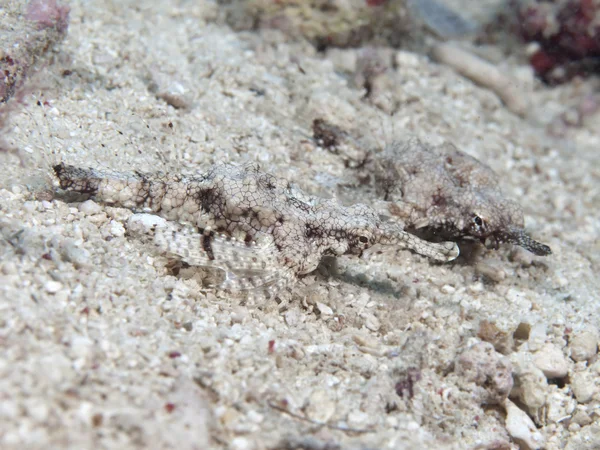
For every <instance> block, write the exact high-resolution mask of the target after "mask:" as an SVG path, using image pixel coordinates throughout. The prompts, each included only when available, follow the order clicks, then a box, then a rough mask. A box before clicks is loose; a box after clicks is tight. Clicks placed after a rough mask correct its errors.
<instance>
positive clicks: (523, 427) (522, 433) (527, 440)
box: [504, 399, 545, 450]
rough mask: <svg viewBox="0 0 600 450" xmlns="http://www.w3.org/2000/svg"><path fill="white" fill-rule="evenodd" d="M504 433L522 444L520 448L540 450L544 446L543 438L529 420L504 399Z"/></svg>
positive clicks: (523, 413) (522, 412) (523, 412)
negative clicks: (506, 432)
mask: <svg viewBox="0 0 600 450" xmlns="http://www.w3.org/2000/svg"><path fill="white" fill-rule="evenodd" d="M504 407H505V408H506V431H508V434H510V436H511V437H512V438H513V439H515V440H518V441H520V442H521V443H523V446H521V448H525V449H529V450H534V449H538V448H542V447H543V446H544V444H545V442H544V437H543V436H542V434H541V433H540V432H539V431H538V430H537V428H536V426H535V424H534V423H533V421H532V420H531V418H530V417H529V416H528V415H527V414H526V413H525V411H523V410H522V409H520V408H519V407H517V406H516V405H515V404H514V403H513V402H511V401H510V400H508V399H506V400H505V402H504Z"/></svg>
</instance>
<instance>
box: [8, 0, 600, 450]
mask: <svg viewBox="0 0 600 450" xmlns="http://www.w3.org/2000/svg"><path fill="white" fill-rule="evenodd" d="M167 3H168V2H162V3H161V2H156V4H151V3H150V2H141V3H140V2H123V1H120V2H111V3H106V2H81V3H78V2H74V3H73V4H72V11H71V23H70V27H69V34H68V37H67V39H66V41H65V42H64V45H63V46H62V47H61V48H60V49H59V50H60V53H59V55H58V57H57V61H56V63H55V64H53V65H48V66H47V67H45V68H44V69H42V72H41V73H40V75H39V77H38V83H39V86H42V87H43V88H42V89H36V90H35V91H34V93H33V95H31V96H29V97H28V103H27V105H26V106H25V107H23V108H22V109H21V110H20V111H18V112H17V113H15V114H13V115H12V117H11V123H10V127H9V129H8V131H9V133H8V135H7V136H6V139H7V141H9V143H10V144H12V145H13V146H15V147H16V148H18V149H19V153H18V154H20V155H22V161H20V159H19V157H18V154H0V158H1V161H0V164H1V165H2V169H1V171H0V258H1V262H0V347H1V352H0V447H2V448H7V449H8V448H78V449H79V448H120V449H126V448H175V447H176V448H180V449H182V448H196V449H204V448H231V449H239V450H242V449H267V448H268V449H275V448H282V449H286V448H310V449H334V448H343V449H346V448H348V449H359V448H361V449H365V448H373V449H374V448H382V449H383V448H399V449H474V448H481V449H484V448H496V449H505V448H506V449H508V448H519V447H518V446H517V445H518V444H520V445H521V446H522V448H527V447H526V446H525V445H526V444H524V443H523V441H519V442H517V443H515V441H513V440H511V437H510V436H509V433H508V431H507V429H506V427H505V418H506V417H505V409H504V407H503V406H501V405H485V404H482V399H481V396H480V395H479V394H477V392H479V391H478V390H477V388H483V391H485V390H486V389H490V388H489V386H479V387H478V386H476V383H475V382H473V381H470V380H469V379H465V378H463V377H461V376H459V375H457V373H456V372H455V371H454V369H455V361H457V358H458V356H459V355H460V354H462V353H463V352H464V351H465V350H466V349H467V348H468V347H469V346H471V345H473V344H475V343H477V342H479V341H480V339H479V338H478V337H477V333H478V330H479V327H480V322H481V321H482V320H487V321H490V322H494V323H495V325H496V327H497V328H498V329H499V330H500V332H499V334H500V337H499V338H498V340H502V339H504V340H505V341H509V344H507V345H508V348H509V350H508V351H507V352H508V353H511V352H512V354H511V355H509V357H510V358H511V359H513V364H514V365H515V366H516V365H517V363H516V362H515V361H516V360H518V359H519V358H521V359H523V358H524V359H527V358H535V356H536V355H538V356H539V355H542V356H541V357H542V358H543V357H545V356H544V355H545V353H544V352H546V350H544V348H545V347H544V344H550V347H551V348H552V349H558V353H559V354H560V355H562V360H561V361H558V362H551V366H552V368H554V367H555V366H557V365H559V364H563V365H566V368H567V369H566V370H567V371H568V376H566V377H562V378H561V379H560V380H559V381H556V380H555V379H552V378H551V377H550V379H549V380H546V378H545V377H542V379H541V380H537V381H535V382H532V383H529V384H527V383H525V381H526V380H525V378H526V377H524V376H520V378H519V375H518V370H517V369H515V372H514V376H515V378H516V379H517V381H519V383H521V384H524V385H525V387H523V388H522V390H525V391H527V392H528V393H529V392H530V391H531V393H532V392H533V391H534V390H536V389H537V391H536V392H538V393H539V395H540V398H541V403H542V404H541V406H535V405H536V404H535V402H534V401H531V402H530V404H527V402H526V401H523V398H522V397H519V398H517V397H518V396H519V393H518V392H517V391H516V390H515V391H514V392H513V395H512V396H511V398H513V400H514V401H515V402H516V403H517V404H518V405H519V406H520V408H521V409H523V410H524V411H526V412H527V413H529V415H530V416H531V417H532V418H533V420H534V422H536V424H537V426H538V427H539V432H540V434H541V435H542V436H543V439H545V441H546V448H547V449H559V448H560V449H562V448H567V449H592V448H600V442H599V439H600V438H599V437H598V436H600V424H599V423H598V422H599V417H600V413H599V408H600V387H599V386H598V381H595V380H598V378H599V376H600V362H598V355H597V354H596V355H595V356H592V357H591V360H590V361H589V362H586V361H580V362H575V361H573V360H572V359H571V358H570V356H569V355H570V354H571V352H572V351H573V348H572V345H573V344H572V342H573V336H575V335H577V334H578V333H581V332H582V331H583V330H586V329H589V330H591V333H592V334H591V335H592V336H593V333H597V332H598V328H599V317H600V293H599V292H600V282H599V281H598V277H597V273H598V270H599V268H600V256H599V255H600V245H599V240H598V236H599V231H600V217H599V216H600V214H599V212H598V211H599V210H600V153H599V152H598V148H600V135H599V133H598V130H600V114H595V115H593V116H590V117H588V118H586V120H585V121H584V124H583V125H582V126H580V127H565V129H564V130H563V129H558V127H556V126H552V127H551V128H552V131H554V132H561V133H563V137H561V138H557V137H553V136H552V135H551V134H549V133H548V129H549V126H548V124H549V123H550V122H551V121H552V119H553V118H555V117H557V116H558V115H559V114H561V113H563V112H564V111H568V110H571V109H572V108H574V107H575V106H576V105H577V104H578V103H579V102H581V99H582V98H583V97H585V95H586V93H587V92H591V91H592V89H593V82H592V81H587V82H583V83H579V84H571V85H567V86H563V87H560V88H555V89H549V88H547V87H544V86H541V85H539V84H537V83H534V82H533V81H532V79H531V75H530V70H529V69H528V68H527V67H526V66H524V65H523V66H518V65H517V63H515V62H510V63H507V64H506V67H505V69H504V70H506V71H508V72H510V73H513V74H516V75H517V76H520V77H522V78H524V79H525V83H524V84H525V85H527V83H530V87H531V89H532V90H534V93H533V95H532V102H533V103H532V105H531V108H532V111H533V114H532V117H531V118H529V119H527V120H524V119H521V118H518V117H516V116H515V115H513V114H511V113H510V112H509V111H507V110H506V109H505V107H504V106H503V105H502V103H501V102H500V101H499V100H498V98H497V97H495V95H494V94H493V93H490V92H488V91H486V90H484V89H482V88H479V87H477V86H475V85H473V83H471V82H470V81H468V80H466V79H464V78H462V77H460V76H459V75H456V74H455V73H454V72H453V71H452V70H451V69H449V68H447V67H444V66H440V65H437V64H435V63H432V62H430V61H429V60H428V59H427V58H426V57H424V56H419V55H416V54H412V53H407V52H396V54H395V56H394V57H395V58H396V61H397V63H398V68H397V70H394V71H391V72H389V73H387V74H386V75H385V76H384V78H382V79H381V80H380V82H381V86H385V87H386V88H385V90H383V91H382V90H379V91H376V92H374V103H376V104H380V105H385V104H393V105H396V106H397V107H398V112H397V113H396V115H395V117H394V118H393V119H390V118H389V117H387V119H386V116H385V114H384V113H382V112H381V111H378V110H377V109H376V108H375V107H374V106H373V105H371V104H369V103H368V102H365V101H364V100H362V97H363V94H364V93H363V92H361V91H360V90H357V89H356V88H354V87H353V86H352V85H351V84H349V83H348V82H347V81H346V79H345V78H344V77H343V76H342V75H340V71H339V70H337V69H339V61H338V60H339V58H338V59H337V60H336V59H335V58H333V59H327V58H326V57H324V56H323V55H319V54H316V52H315V51H314V50H313V49H312V48H311V47H310V46H309V45H307V44H300V43H294V42H291V41H289V39H287V38H285V37H284V36H283V35H282V34H280V33H279V32H276V31H268V32H262V33H260V34H250V33H248V34H236V33H234V32H232V31H231V30H229V29H228V28H227V27H226V26H221V25H217V24H215V23H212V21H213V19H214V18H215V17H216V15H217V9H216V6H215V5H212V4H210V3H207V2H201V1H198V2H185V3H182V4H181V5H180V6H167ZM140 5H141V6H140ZM340 55H341V56H343V57H346V58H349V59H350V61H352V58H355V56H356V51H355V50H347V51H342V52H338V57H339V56H340ZM335 61H338V62H335ZM300 67H301V68H302V70H300ZM66 69H68V70H70V71H71V72H72V73H71V74H70V75H62V73H63V71H64V70H66ZM164 99H167V100H168V101H169V103H171V104H175V105H177V106H184V107H183V108H181V109H175V108H173V107H172V106H169V105H168V104H167V102H166V101H165V100H164ZM38 100H39V101H40V102H41V106H38V105H37V104H36V102H37V101H38ZM315 117H323V118H325V119H327V120H330V121H332V122H335V123H336V124H338V125H340V126H342V127H344V128H346V129H348V130H349V131H352V132H353V133H354V134H359V135H362V137H364V139H365V140H367V141H369V140H370V141H371V142H374V141H379V142H385V141H389V140H390V139H391V138H392V133H391V131H390V130H391V129H392V128H393V129H394V132H395V134H396V135H404V134H405V133H414V134H417V135H418V136H420V137H421V138H423V139H427V140H430V141H431V142H435V143H437V142H440V141H441V140H443V139H448V140H451V141H452V142H454V143H455V144H456V145H457V146H459V148H461V149H462V150H464V151H466V152H468V153H469V154H471V155H474V156H476V157H477V158H479V159H480V160H482V161H484V162H486V163H487V164H489V165H490V166H491V167H492V168H493V169H494V170H495V171H496V172H497V173H498V174H499V175H500V176H501V178H502V185H503V188H504V190H505V192H506V193H507V194H508V195H510V196H511V197H512V198H515V199H517V200H518V201H519V202H520V203H521V204H522V205H523V208H524V210H525V212H526V223H527V228H528V230H529V231H530V233H531V234H532V236H533V237H534V238H535V239H537V240H539V241H541V242H544V243H547V244H549V245H550V246H551V247H552V249H553V251H554V254H553V255H552V256H549V257H545V258H541V257H534V256H530V255H529V254H527V253H526V252H524V251H522V250H520V249H512V248H510V247H502V248H501V249H500V250H499V251H496V252H494V251H487V250H484V249H479V250H478V251H476V252H475V254H474V255H471V257H469V258H461V259H459V260H457V261H456V262H455V263H450V264H445V265H436V264H432V263H430V262H429V261H428V260H426V259H425V258H422V257H420V256H417V255H415V254H412V253H410V252H407V251H394V250H391V251H390V250H388V251H386V252H384V253H382V254H379V255H377V254H375V255H372V256H371V257H370V258H363V259H356V258H351V257H344V258H339V260H338V265H337V269H335V270H334V269H331V270H330V271H329V273H328V271H327V270H326V268H324V269H323V270H320V271H318V272H317V273H314V274H311V275H308V276H306V277H305V278H304V279H303V282H302V283H300V285H299V286H297V288H296V289H295V294H294V296H293V297H292V298H291V299H289V301H288V302H286V303H282V304H279V305H278V304H277V303H275V302H272V303H269V304H264V305H244V306H240V305H239V304H237V302H235V301H233V300H230V299H226V298H216V297H215V296H214V295H212V294H211V293H208V294H207V293H204V292H202V291H201V290H200V289H199V286H198V284H197V282H196V280H195V279H194V278H193V277H186V276H180V277H174V276H170V275H168V274H167V271H166V269H165V263H166V259H165V258H163V257H161V256H160V255H158V254H156V252H155V251H154V250H153V248H152V247H151V246H150V245H148V244H146V243H145V242H144V240H143V239H138V238H136V237H133V236H128V235H127V229H126V227H127V219H128V217H129V216H130V215H131V212H129V211H127V210H123V209H117V208H111V207H104V206H101V207H99V208H95V207H94V206H93V205H92V206H91V207H90V204H88V206H87V207H83V208H78V204H77V203H71V204H67V203H65V202H64V201H63V200H60V199H55V200H52V196H51V195H50V193H51V192H53V190H54V187H53V185H52V183H53V180H52V177H51V171H50V165H51V164H52V163H54V162H56V161H58V160H64V161H65V162H68V163H73V164H81V165H85V166H108V167H113V168H123V169H125V170H127V169H134V168H135V169H139V170H156V169H160V170H178V171H187V172H191V171H194V170H199V169H202V168H204V167H207V166H209V165H210V164H213V163H215V162H217V161H223V160H228V161H232V162H240V163H241V162H245V161H250V160H253V161H259V162H261V164H262V165H263V168H264V169H265V170H268V171H271V172H274V173H277V174H278V175H281V176H284V177H286V178H288V179H290V180H292V181H294V182H296V183H298V184H299V185H300V186H302V187H303V188H304V189H306V190H307V191H309V192H312V193H318V194H322V195H333V194H335V185H336V184H337V183H340V182H348V181H349V180H351V179H352V173H351V171H349V170H348V169H345V168H344V164H343V158H342V157H340V156H337V155H333V154H330V153H328V152H327V151H325V150H323V149H320V148H318V147H316V146H315V145H314V144H313V143H312V142H310V141H308V140H307V137H308V136H310V133H311V132H310V123H311V121H312V119H313V118H315ZM382 123H383V124H384V125H383V126H382ZM392 123H393V125H392ZM357 189H359V188H357ZM357 196H360V194H358V193H357ZM370 200H375V199H374V198H371V199H370ZM486 274H487V275H486ZM184 275H185V274H184ZM188 275H189V274H188ZM494 280H496V281H494ZM519 324H522V325H521V327H520V328H519V331H518V332H517V334H516V338H521V340H519V339H517V340H516V342H515V343H514V345H513V344H511V342H512V340H514V338H513V333H514V331H515V330H516V329H517V326H518V325H519ZM525 324H528V325H525ZM528 326H530V327H531V331H530V332H529V336H527V333H525V334H523V333H524V331H523V330H525V331H526V330H528V329H529V327H528ZM523 337H524V338H525V340H523V339H522V338H523ZM527 337H529V339H528V340H527ZM271 341H273V342H272V343H271V344H270V342H271ZM586 342H587V341H586ZM501 346H502V345H500V344H498V345H497V346H496V348H497V349H498V348H500V347H501ZM270 349H271V351H270ZM498 357H500V355H498ZM559 359H560V358H559ZM517 362H518V361H517ZM409 368H416V369H417V370H416V371H409V370H408V369H409ZM559 369H560V368H559ZM536 370H537V369H536ZM414 373H418V374H419V375H418V377H417V378H419V380H418V381H417V379H416V378H415V383H414V386H413V396H412V398H407V397H408V396H405V398H401V397H400V396H399V395H398V394H397V393H396V391H395V385H396V383H398V382H401V381H405V380H407V379H408V378H410V377H411V375H410V374H414ZM540 373H541V372H540ZM413 378H414V377H413ZM578 380H583V381H581V382H580V381H578ZM586 380H587V381H586ZM590 380H591V381H590ZM548 381H549V382H548ZM405 385H406V384H405ZM574 389H580V391H577V392H579V394H578V395H577V397H574V394H573V390H574ZM581 389H588V390H591V394H590V395H589V396H586V395H587V394H586V395H584V394H585V393H581ZM532 395H533V394H532ZM284 411H289V412H290V413H292V414H286V413H285V412H284ZM323 423H326V424H327V426H324V425H322V424H323ZM319 424H321V425H319ZM345 428H352V429H353V430H354V431H343V429H345ZM513 434H514V433H513ZM294 443H295V444H294ZM294 445H296V447H294ZM478 445H480V447H478ZM493 445H496V447H494V446H493Z"/></svg>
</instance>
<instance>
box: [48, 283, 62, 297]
mask: <svg viewBox="0 0 600 450" xmlns="http://www.w3.org/2000/svg"><path fill="white" fill-rule="evenodd" d="M44 289H46V292H48V293H49V294H56V293H57V292H58V291H60V290H61V289H62V283H59V282H58V281H54V280H50V281H47V282H46V284H45V285H44Z"/></svg>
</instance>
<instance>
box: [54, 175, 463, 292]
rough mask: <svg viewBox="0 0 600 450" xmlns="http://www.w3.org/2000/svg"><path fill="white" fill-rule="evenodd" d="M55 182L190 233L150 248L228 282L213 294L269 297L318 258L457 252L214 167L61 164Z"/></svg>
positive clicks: (369, 212)
mask: <svg viewBox="0 0 600 450" xmlns="http://www.w3.org/2000/svg"><path fill="white" fill-rule="evenodd" d="M54 172H55V174H56V176H57V177H58V179H59V181H60V187H61V188H62V189H65V190H67V191H74V192H79V193H82V194H89V195H90V196H92V198H94V199H95V200H96V201H99V202H101V203H105V204H109V205H113V206H121V207H125V208H129V209H131V210H133V211H137V212H149V213H154V214H157V215H159V216H161V217H163V218H165V219H167V220H171V221H176V222H179V223H184V224H189V225H191V226H192V227H194V230H193V231H190V230H189V228H188V229H187V230H183V231H173V232H170V233H167V234H165V233H161V234H159V235H158V236H157V238H156V242H157V244H158V245H159V246H160V247H161V248H162V249H164V250H165V251H166V252H167V253H170V254H171V255H175V256H176V257H178V258H180V259H181V260H183V261H185V262H186V263H188V264H190V265H195V266H207V267H215V268H219V269H222V270H223V271H225V272H226V273H227V277H226V280H225V281H224V283H223V284H222V285H220V286H217V287H218V288H220V289H224V290H227V291H231V292H233V291H235V292H241V291H251V292H258V291H260V292H262V293H263V294H265V295H268V296H271V295H272V294H274V293H275V292H276V291H277V290H279V289H281V288H282V287H284V286H288V285H291V284H292V283H293V282H294V281H295V280H296V279H297V277H298V276H299V275H302V274H306V273H309V272H311V271H313V270H315V269H316V268H317V265H318V264H319V262H320V260H321V258H322V257H323V256H325V255H343V254H348V253H350V254H358V253H360V252H361V251H362V250H364V249H366V248H368V247H370V246H372V245H375V244H385V245H397V246H401V247H405V248H409V249H411V250H413V251H415V252H417V253H419V254H421V255H425V256H428V257H430V258H432V259H435V260H437V261H450V260H452V259H454V258H456V257H457V256H458V247H457V246H456V244H454V243H451V242H445V243H431V242H427V241H423V240H421V239H419V238H418V237H416V236H414V235H412V234H409V233H406V232H404V231H403V230H402V228H401V227H400V226H399V225H398V224H395V223H386V222H382V220H381V219H380V218H379V216H378V214H377V213H376V212H375V211H374V210H373V209H372V208H370V207H368V206H366V205H362V204H356V205H352V206H342V205H340V204H339V203H337V202H336V201H334V200H325V199H322V198H319V197H314V196H310V195H307V194H305V193H304V192H302V191H300V190H299V189H297V188H294V187H293V186H292V185H290V183H288V182H287V181H285V180H282V179H279V178H276V177H274V176H273V175H270V174H267V173H265V172H262V171H261V170H260V169H259V167H258V166H257V165H255V164H247V165H244V166H234V165H230V164H220V165H216V166H214V167H212V168H210V169H209V170H208V171H207V172H205V173H202V174H199V175H197V176H193V177H183V176H170V175H165V174H155V175H149V174H142V173H139V172H134V173H120V172H114V171H100V170H95V169H82V168H77V167H74V166H69V165H65V164H59V165H56V166H54ZM261 295H262V294H261Z"/></svg>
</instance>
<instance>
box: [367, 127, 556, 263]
mask: <svg viewBox="0 0 600 450" xmlns="http://www.w3.org/2000/svg"><path fill="white" fill-rule="evenodd" d="M371 170H372V171H373V174H374V179H375V183H376V189H377V191H378V193H379V195H380V196H381V197H382V198H383V199H384V200H386V201H388V202H390V203H389V210H390V212H391V214H392V215H393V216H395V217H396V218H398V219H399V221H400V222H402V223H403V224H404V226H405V227H406V228H412V229H427V230H429V231H433V233H434V234H437V235H439V236H441V237H442V239H452V240H456V239H475V240H478V241H481V242H482V243H484V244H485V245H486V247H488V248H497V247H498V245H499V244H501V243H511V244H516V245H519V246H521V247H523V248H525V249H527V250H529V251H530V252H532V253H534V254H536V255H549V254H551V253H552V251H551V249H550V247H548V246H547V245H544V244H541V243H539V242H536V241H534V240H533V239H532V238H531V237H529V235H527V233H526V232H525V230H524V219H523V211H522V209H521V207H520V206H519V205H518V204H517V203H516V202H514V201H512V200H510V199H507V198H506V197H505V196H504V195H503V194H502V191H501V190H500V187H499V184H498V181H499V179H498V176H497V175H496V174H495V173H494V172H493V171H492V169H490V168H489V167H488V166H486V165H485V164H482V163H481V162H479V161H478V160H476V159H475V158H473V157H471V156H469V155H467V154H466V153H463V152H461V151H459V150H458V149H457V148H456V147H455V146H454V145H452V144H449V143H446V144H443V145H440V146H437V147H430V146H427V145H425V144H423V143H422V142H420V141H419V140H418V139H410V140H408V141H406V142H396V143H393V144H392V145H389V146H388V147H386V148H385V149H384V151H383V152H381V153H380V154H378V155H375V156H374V157H373V161H372V168H371Z"/></svg>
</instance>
